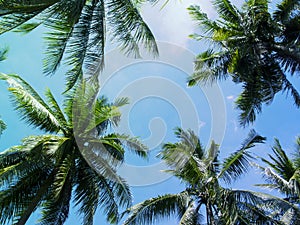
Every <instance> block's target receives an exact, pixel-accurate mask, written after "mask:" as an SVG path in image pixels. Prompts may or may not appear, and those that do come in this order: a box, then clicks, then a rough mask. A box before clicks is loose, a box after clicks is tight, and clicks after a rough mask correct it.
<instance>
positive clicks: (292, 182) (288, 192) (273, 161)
mask: <svg viewBox="0 0 300 225" xmlns="http://www.w3.org/2000/svg"><path fill="white" fill-rule="evenodd" d="M272 151H273V154H272V155H271V154H269V158H270V159H265V158H262V161H263V162H264V163H266V164H267V166H268V167H260V168H261V169H262V171H263V172H264V175H265V178H266V181H267V182H268V183H267V184H259V185H258V186H262V187H267V188H270V189H272V190H274V189H275V190H279V191H280V192H281V193H282V194H283V195H285V196H286V197H287V198H286V199H287V200H289V201H291V202H293V203H298V204H299V200H300V137H298V138H297V140H296V151H295V152H294V155H293V157H292V158H289V157H288V156H287V154H286V152H285V150H283V149H282V147H281V144H280V142H279V140H278V139H275V144H274V146H273V147H272Z"/></svg>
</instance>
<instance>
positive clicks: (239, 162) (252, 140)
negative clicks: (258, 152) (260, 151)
mask: <svg viewBox="0 0 300 225" xmlns="http://www.w3.org/2000/svg"><path fill="white" fill-rule="evenodd" d="M264 141H265V138H264V137H262V136H260V135H258V134H257V133H256V132H255V131H254V130H251V131H250V132H249V134H248V137H247V138H246V139H245V140H244V142H243V144H242V147H241V148H240V149H239V150H237V151H236V152H234V153H232V154H231V155H230V156H229V157H227V158H226V159H224V161H223V164H222V169H221V171H220V173H219V175H218V177H219V178H222V179H223V180H224V181H225V182H228V183H230V182H232V181H234V180H236V179H237V178H238V177H240V176H241V175H243V174H244V173H245V172H247V171H248V167H249V166H250V160H251V159H252V158H253V156H251V154H250V153H249V152H248V149H250V148H252V147H254V146H255V144H257V143H263V142H264Z"/></svg>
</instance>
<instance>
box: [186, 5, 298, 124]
mask: <svg viewBox="0 0 300 225" xmlns="http://www.w3.org/2000/svg"><path fill="white" fill-rule="evenodd" d="M213 2H214V5H215V7H216V9H217V12H218V16H219V18H218V19H216V20H211V19H209V18H208V16H207V15H206V14H205V13H203V12H202V11H201V9H200V7H199V6H190V7H189V11H190V14H191V16H192V17H193V19H194V20H195V21H196V22H197V23H198V24H199V26H200V27H201V28H202V29H203V34H201V35H198V34H194V35H191V37H193V38H195V39H197V40H202V39H206V40H209V41H210V42H211V43H212V45H213V47H212V48H209V49H208V50H206V51H205V52H203V53H201V54H199V55H198V56H197V57H196V60H195V71H194V74H193V75H191V77H190V78H189V85H195V84H197V83H198V82H202V83H207V82H215V81H216V80H223V79H227V78H229V77H231V79H232V80H233V82H235V83H241V84H242V93H241V94H240V96H239V98H238V99H237V101H236V105H237V108H238V109H240V110H241V114H240V123H241V125H243V126H245V125H247V124H249V123H251V122H253V121H255V119H256V114H257V113H260V112H261V110H262V104H263V103H266V104H270V103H271V102H272V100H273V99H274V96H275V94H276V93H278V92H279V91H287V92H289V93H290V94H291V96H292V97H293V99H294V103H295V105H296V106H297V107H299V106H300V95H299V93H298V91H297V90H296V88H295V87H293V85H292V84H291V83H290V81H289V80H288V79H287V75H289V74H291V75H293V74H296V73H299V70H300V50H299V49H300V36H299V34H300V25H299V24H300V13H299V12H300V10H299V8H300V2H299V1H298V0H284V1H282V3H281V4H278V6H277V9H276V10H275V12H274V13H273V14H271V13H270V12H269V11H268V1H267V0H259V1H257V0H249V1H245V3H244V5H243V7H242V8H241V9H238V8H237V7H236V6H234V5H233V4H232V3H231V1H230V0H214V1H213Z"/></svg>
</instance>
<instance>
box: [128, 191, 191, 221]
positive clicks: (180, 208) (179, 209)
mask: <svg viewBox="0 0 300 225" xmlns="http://www.w3.org/2000/svg"><path fill="white" fill-rule="evenodd" d="M189 202H190V198H189V196H188V194H187V192H186V191H184V192H181V193H179V194H167V195H162V196H158V197H155V198H151V199H149V200H146V201H144V202H142V203H139V204H137V205H135V206H133V207H132V208H130V209H128V212H130V215H129V217H128V219H126V221H125V222H124V225H135V224H154V222H155V220H156V219H161V218H166V217H170V216H171V215H172V214H173V215H174V214H175V215H176V214H182V213H183V212H185V211H186V209H187V207H188V205H189ZM128 212H126V213H128Z"/></svg>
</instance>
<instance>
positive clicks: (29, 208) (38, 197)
mask: <svg viewBox="0 0 300 225" xmlns="http://www.w3.org/2000/svg"><path fill="white" fill-rule="evenodd" d="M54 176H55V172H54V171H53V172H52V173H51V174H50V176H49V177H48V179H47V180H46V181H45V182H44V184H43V185H42V186H41V188H40V189H39V190H38V192H37V194H36V196H35V197H34V198H33V199H32V201H31V203H30V204H29V205H28V206H27V209H26V210H25V211H24V212H23V213H22V215H21V217H20V219H19V220H18V222H17V223H16V224H15V225H25V224H26V222H27V220H28V219H29V217H30V215H31V214H32V213H33V212H34V211H35V209H36V207H37V205H38V204H39V202H40V201H41V198H42V197H43V195H44V194H45V192H46V191H47V189H48V187H49V186H50V185H51V184H52V182H53V180H54Z"/></svg>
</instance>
